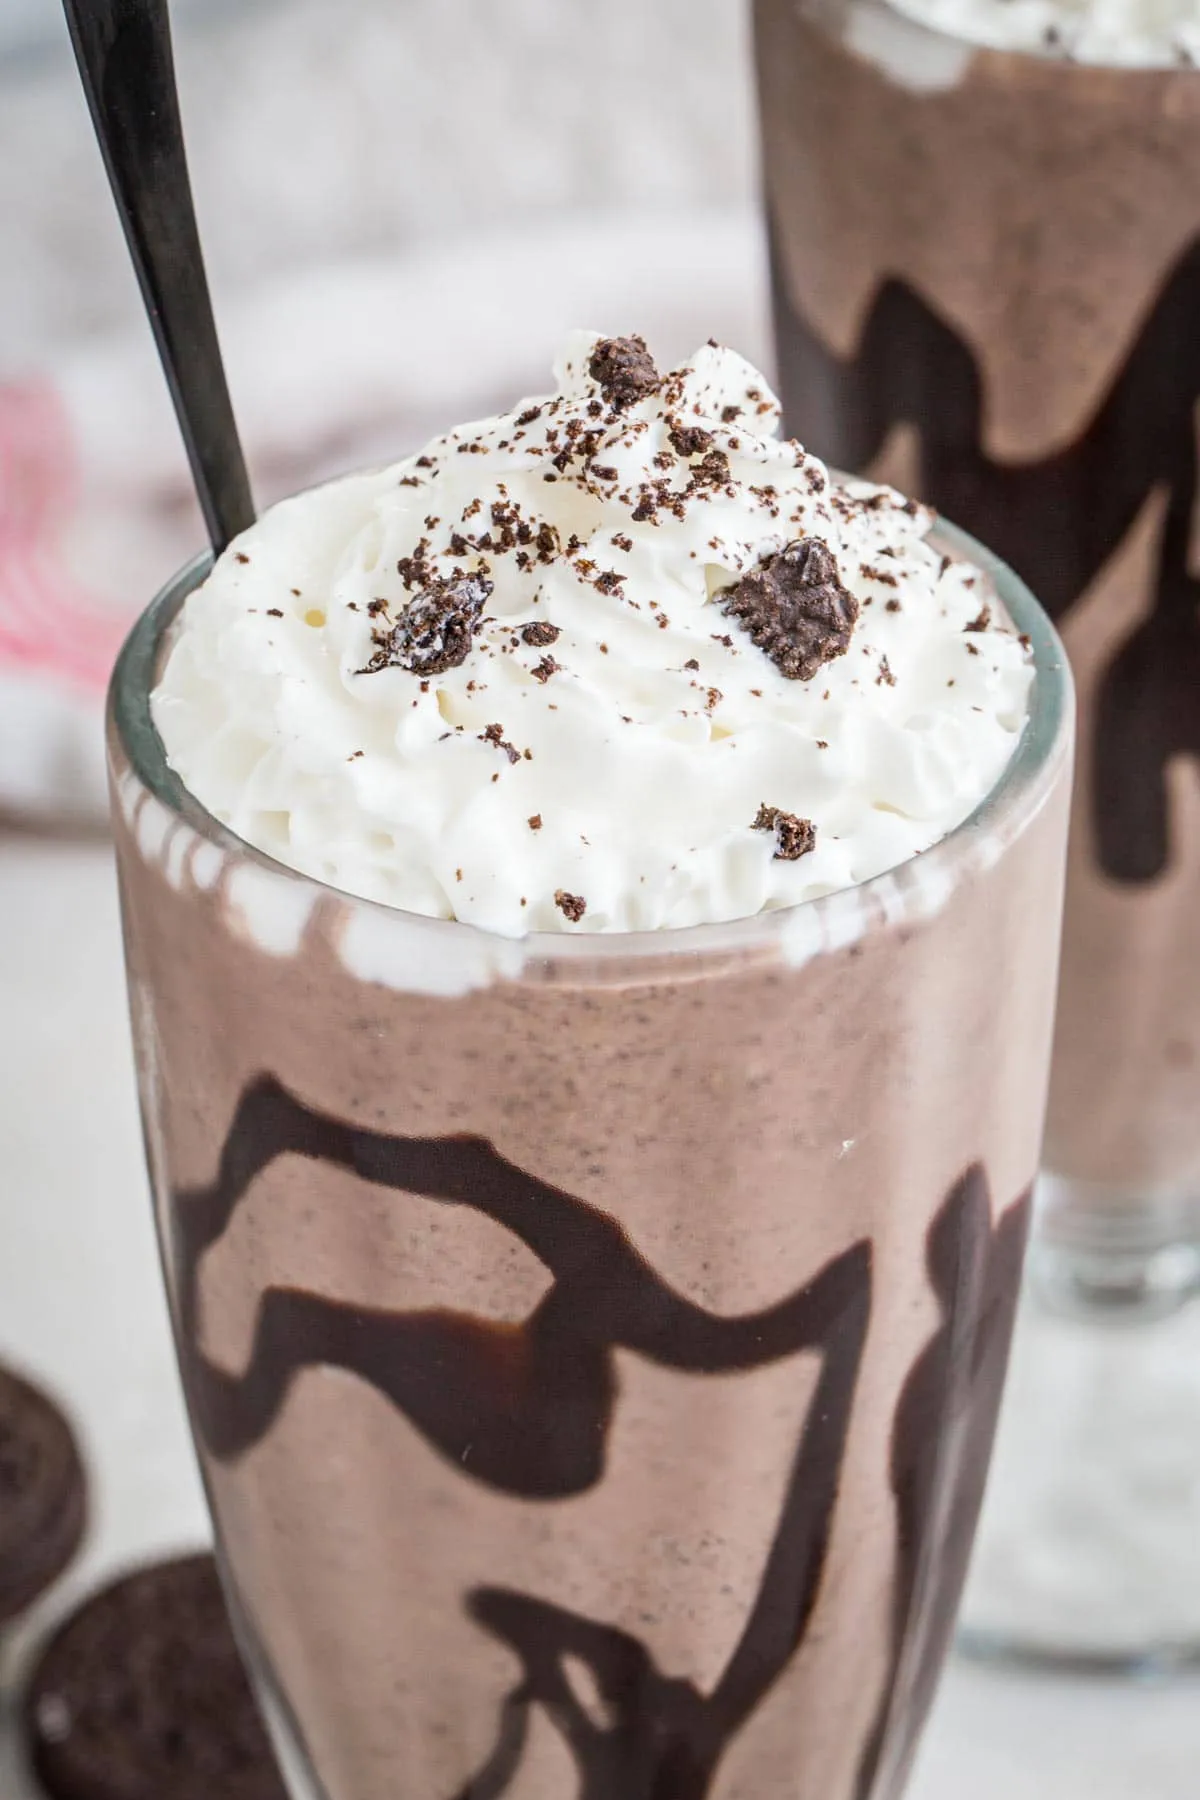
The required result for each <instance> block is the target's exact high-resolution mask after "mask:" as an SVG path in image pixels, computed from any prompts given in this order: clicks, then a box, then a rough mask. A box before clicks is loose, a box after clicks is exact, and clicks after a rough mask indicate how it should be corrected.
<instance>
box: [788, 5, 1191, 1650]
mask: <svg viewBox="0 0 1200 1800" xmlns="http://www.w3.org/2000/svg"><path fill="white" fill-rule="evenodd" d="M756 22H757V33H758V59H759V81H760V90H761V96H762V118H763V135H764V154H765V161H764V170H765V181H766V195H767V211H768V217H769V223H770V232H771V243H772V258H773V276H774V297H775V311H776V322H777V332H778V344H779V353H780V363H781V370H782V387H783V394H784V401H785V408H786V410H787V414H788V421H789V425H790V428H791V429H792V430H795V431H797V432H799V433H800V434H801V435H802V436H803V437H804V438H805V440H806V441H807V442H809V443H811V444H812V445H813V447H814V448H815V449H817V450H818V451H819V452H820V453H821V454H822V455H828V456H830V457H832V458H833V459H835V460H837V461H838V462H840V463H841V464H842V465H843V466H845V467H849V468H856V469H868V468H869V469H872V470H875V471H877V472H885V473H886V475H887V478H889V479H897V480H902V481H904V482H906V483H907V484H909V489H910V491H912V492H915V493H919V494H920V495H921V496H922V498H924V499H926V500H928V501H930V502H931V503H933V504H935V505H937V506H939V507H944V508H945V509H946V510H947V512H949V513H950V515H951V516H952V517H954V518H956V519H958V520H960V521H961V522H962V523H963V524H964V525H965V526H966V527H967V528H968V529H969V530H971V531H974V532H977V533H978V534H979V535H980V536H981V537H983V538H984V540H985V541H986V542H988V543H989V544H991V545H992V546H993V547H994V548H995V549H996V550H997V551H998V552H999V553H1000V554H1001V555H1002V556H1004V557H1005V558H1006V560H1008V561H1010V562H1011V563H1012V565H1013V567H1014V568H1015V569H1016V570H1017V571H1018V573H1019V574H1021V575H1022V576H1023V577H1024V579H1025V580H1027V581H1028V582H1030V584H1031V585H1032V586H1033V588H1034V590H1035V591H1036V592H1037V594H1038V596H1039V598H1040V599H1041V600H1042V602H1043V603H1044V604H1045V605H1046V607H1047V608H1048V610H1049V611H1050V613H1051V615H1052V616H1053V617H1054V618H1055V619H1056V620H1057V621H1058V623H1059V625H1060V628H1061V630H1062V633H1063V637H1064V640H1065V642H1066V645H1067V649H1068V652H1069V654H1070V657H1071V661H1072V665H1073V671H1074V675H1075V679H1076V684H1077V690H1078V697H1079V736H1078V778H1077V784H1076V794H1075V801H1074V810H1073V818H1072V827H1071V847H1070V854H1069V871H1068V880H1067V904H1066V925H1065V933H1064V947H1063V971H1062V985H1061V990H1060V998H1059V1009H1058V1023H1057V1029H1056V1038H1055V1049H1054V1063H1053V1079H1052V1086H1051V1098H1050V1110H1049V1122H1048V1130H1047V1142H1046V1163H1047V1167H1048V1170H1049V1172H1050V1176H1051V1179H1049V1180H1048V1181H1047V1183H1046V1185H1045V1190H1044V1192H1045V1199H1046V1223H1047V1232H1048V1233H1049V1237H1048V1239H1047V1242H1048V1243H1050V1242H1053V1243H1054V1244H1056V1245H1062V1246H1066V1247H1067V1248H1066V1250H1065V1251H1064V1255H1065V1256H1066V1258H1067V1262H1066V1265H1064V1270H1065V1272H1064V1271H1059V1273H1058V1274H1055V1275H1054V1277H1053V1279H1054V1281H1055V1283H1056V1285H1060V1286H1062V1287H1063V1288H1065V1289H1066V1290H1068V1291H1069V1297H1070V1303H1071V1305H1072V1306H1073V1307H1077V1306H1080V1305H1082V1306H1083V1307H1084V1308H1085V1309H1086V1308H1091V1309H1092V1310H1093V1311H1095V1312H1096V1313H1097V1315H1098V1314H1099V1313H1100V1312H1103V1313H1104V1314H1105V1315H1106V1316H1107V1315H1110V1314H1111V1313H1113V1311H1114V1310H1117V1311H1120V1310H1124V1312H1125V1314H1126V1316H1127V1317H1136V1316H1139V1314H1140V1312H1141V1311H1142V1310H1148V1311H1153V1310H1154V1309H1155V1308H1160V1309H1161V1308H1162V1307H1163V1306H1166V1307H1167V1308H1168V1309H1169V1307H1170V1305H1171V1304H1172V1303H1173V1302H1177V1301H1179V1300H1181V1299H1182V1298H1183V1297H1184V1296H1186V1294H1187V1292H1188V1291H1189V1289H1190V1288H1191V1286H1192V1283H1193V1281H1194V1279H1195V1276H1196V1273H1197V1266H1196V1257H1195V1255H1194V1254H1193V1253H1192V1252H1190V1251H1186V1250H1185V1249H1184V1246H1187V1245H1188V1244H1195V1243H1196V1242H1197V1240H1198V1239H1200V1106H1197V1082H1198V1081H1200V785H1198V783H1197V771H1196V761H1195V758H1196V755H1197V753H1200V702H1198V700H1197V693H1198V692H1200V685H1198V684H1200V629H1198V624H1197V618H1198V615H1197V603H1198V601H1200V584H1198V581H1197V538H1196V519H1197V511H1196V508H1197V494H1198V489H1197V482H1196V431H1197V427H1196V416H1197V415H1196V403H1197V397H1198V396H1200V334H1198V332H1197V329H1196V319H1197V317H1198V316H1200V72H1198V70H1197V63H1198V62H1200V15H1197V13H1196V10H1195V7H1194V5H1192V4H1190V0H1189V3H1186V4H1185V3H1183V0H1166V3H1165V4H1164V5H1162V6H1161V7H1156V8H1151V7H1150V6H1149V5H1144V4H1140V3H1139V0H1121V3H1120V4H1114V5H1107V6H1101V5H1094V4H1083V3H1081V0H1075V3H1073V4H1071V3H1068V0H1011V4H1010V3H1009V0H898V3H897V5H896V6H894V7H893V6H888V5H884V4H880V3H878V0H846V3H845V4H842V3H840V0H831V3H830V4H828V5H823V4H819V3H817V0H814V3H813V4H807V3H806V0H757V6H756ZM1055 1254H1056V1255H1057V1251H1056V1252H1055ZM1168 1290H1169V1291H1168ZM1101 1385H1102V1387H1103V1394H1104V1397H1103V1398H1101V1393H1100V1388H1099V1387H1098V1388H1097V1389H1096V1392H1095V1395H1094V1398H1095V1401H1096V1403H1097V1407H1098V1409H1099V1411H1104V1410H1105V1409H1111V1405H1112V1390H1111V1384H1109V1383H1108V1382H1105V1383H1103V1384H1101ZM1040 1387H1041V1391H1042V1393H1043V1394H1044V1395H1046V1396H1047V1397H1048V1395H1049V1387H1048V1384H1047V1382H1046V1380H1045V1372H1044V1370H1043V1373H1042V1376H1041V1378H1040ZM1075 1403H1076V1404H1082V1405H1090V1404H1091V1401H1090V1400H1088V1398H1087V1397H1086V1396H1085V1395H1081V1394H1079V1393H1076V1394H1075ZM1057 1411H1058V1402H1057V1401H1055V1402H1053V1403H1052V1404H1051V1408H1050V1414H1048V1415H1047V1417H1046V1420H1045V1424H1046V1429H1047V1432H1048V1434H1049V1439H1048V1443H1049V1445H1050V1446H1051V1447H1050V1448H1049V1449H1048V1451H1047V1454H1049V1455H1051V1456H1052V1455H1053V1449H1052V1446H1053V1443H1054V1442H1056V1441H1059V1442H1061V1439H1060V1438H1059V1436H1058V1428H1057V1425H1056V1423H1055V1419H1054V1417H1053V1416H1050V1415H1051V1414H1053V1413H1056V1412H1057ZM1146 1411H1147V1408H1146V1405H1145V1404H1144V1396H1143V1397H1142V1399H1139V1400H1135V1401H1134V1402H1133V1403H1132V1404H1131V1407H1130V1414H1129V1416H1130V1418H1131V1419H1136V1418H1137V1417H1138V1416H1141V1415H1144V1414H1145V1413H1146ZM1109 1428H1110V1430H1111V1432H1112V1435H1113V1438H1114V1442H1113V1448H1112V1461H1111V1462H1110V1464H1109V1465H1108V1467H1109V1470H1110V1471H1111V1470H1112V1468H1113V1467H1114V1466H1115V1465H1116V1464H1117V1462H1118V1461H1119V1459H1120V1457H1121V1452H1120V1447H1119V1445H1118V1444H1117V1443H1116V1441H1115V1438H1116V1435H1117V1433H1118V1431H1123V1430H1124V1423H1122V1424H1121V1425H1120V1426H1119V1427H1118V1426H1117V1425H1116V1422H1115V1416H1114V1415H1113V1414H1112V1412H1111V1410H1109ZM1078 1450H1079V1447H1078V1446H1073V1448H1072V1451H1071V1458H1072V1461H1073V1466H1074V1469H1075V1472H1076V1474H1075V1479H1076V1480H1085V1481H1086V1484H1087V1485H1088V1486H1089V1487H1091V1488H1092V1489H1093V1490H1095V1491H1096V1493H1097V1495H1099V1494H1100V1492H1101V1491H1103V1493H1104V1494H1105V1495H1106V1496H1107V1497H1106V1498H1104V1499H1097V1502H1096V1505H1097V1506H1104V1507H1107V1508H1108V1511H1109V1516H1110V1518H1111V1516H1112V1513H1113V1511H1114V1510H1118V1509H1119V1508H1118V1507H1117V1506H1116V1503H1115V1494H1116V1490H1115V1489H1114V1488H1110V1487H1109V1484H1108V1479H1107V1476H1105V1475H1100V1472H1099V1471H1098V1469H1097V1468H1096V1467H1095V1466H1094V1465H1093V1464H1092V1463H1091V1462H1090V1461H1087V1459H1086V1458H1084V1457H1083V1456H1082V1455H1080V1454H1079V1453H1078ZM1031 1454H1033V1455H1034V1456H1035V1458H1036V1457H1040V1456H1041V1454H1042V1452H1041V1451H1040V1450H1039V1451H1037V1452H1031ZM1085 1461H1087V1467H1088V1474H1087V1476H1086V1477H1084V1476H1083V1474H1082V1471H1083V1469H1084V1466H1085ZM1063 1473H1064V1479H1066V1480H1067V1481H1070V1480H1071V1479H1072V1478H1071V1474H1070V1471H1069V1470H1064V1472H1063ZM1098 1477H1099V1478H1098ZM1193 1478H1194V1477H1189V1478H1188V1480H1187V1481H1185V1482H1184V1483H1183V1486H1182V1487H1181V1489H1180V1491H1179V1495H1178V1502H1179V1505H1180V1506H1181V1507H1182V1506H1184V1505H1186V1506H1188V1507H1189V1508H1190V1506H1191V1498H1190V1492H1189V1493H1187V1494H1186V1495H1185V1493H1184V1492H1183V1488H1188V1489H1190V1487H1191V1481H1192V1479H1193ZM1119 1479H1120V1480H1121V1481H1125V1480H1126V1479H1127V1478H1126V1477H1119ZM1142 1485H1145V1484H1142ZM1151 1486H1153V1484H1151ZM1165 1495H1166V1490H1165V1487H1164V1485H1163V1484H1162V1483H1161V1482H1160V1483H1159V1484H1158V1489H1157V1492H1146V1493H1144V1494H1143V1493H1141V1491H1140V1488H1139V1491H1138V1493H1137V1494H1136V1495H1135V1493H1134V1492H1133V1491H1132V1488H1131V1491H1130V1493H1129V1496H1128V1501H1129V1512H1130V1515H1131V1516H1132V1513H1133V1512H1134V1511H1141V1510H1143V1509H1144V1508H1145V1507H1146V1506H1147V1505H1149V1506H1161V1505H1163V1504H1164V1502H1165ZM1110 1500H1112V1501H1113V1502H1114V1504H1113V1505H1112V1506H1110V1505H1109V1501H1110ZM1169 1504H1170V1505H1171V1507H1172V1508H1174V1507H1175V1504H1176V1503H1175V1500H1174V1499H1172V1500H1171V1501H1170V1502H1169ZM1047 1510H1048V1511H1049V1510H1051V1508H1050V1506H1049V1504H1048V1507H1047ZM1057 1512H1058V1513H1059V1515H1060V1516H1062V1517H1063V1518H1065V1517H1066V1516H1068V1514H1069V1515H1070V1516H1071V1517H1072V1518H1073V1519H1076V1520H1077V1519H1078V1516H1079V1509H1078V1508H1077V1507H1076V1506H1074V1505H1073V1504H1071V1505H1066V1504H1060V1505H1057ZM1179 1516H1180V1524H1181V1527H1182V1517H1183V1515H1182V1513H1180V1515H1179ZM1097 1529H1098V1530H1106V1529H1107V1527H1103V1528H1101V1526H1100V1525H1099V1522H1098V1525H1097ZM1185 1529H1186V1530H1187V1531H1188V1532H1189V1534H1190V1535H1191V1537H1192V1538H1193V1540H1194V1530H1193V1529H1192V1528H1191V1527H1190V1526H1188V1527H1186V1528H1185ZM1029 1535H1031V1536H1032V1533H1030V1534H1029ZM1160 1536H1161V1538H1162V1541H1163V1543H1164V1545H1165V1544H1166V1543H1167V1542H1168V1541H1171V1540H1169V1539H1168V1536H1167V1528H1166V1527H1165V1525H1164V1527H1163V1531H1162V1532H1161V1533H1160ZM1126 1550H1127V1551H1128V1554H1126V1551H1122V1552H1121V1556H1122V1557H1123V1559H1124V1561H1125V1562H1126V1564H1128V1563H1129V1562H1130V1561H1131V1560H1136V1557H1135V1555H1134V1553H1133V1552H1132V1550H1131V1549H1130V1548H1129V1547H1128V1546H1127V1547H1126ZM1110 1554H1113V1553H1112V1547H1111V1545H1109V1546H1108V1548H1107V1549H1106V1550H1104V1551H1098V1552H1097V1555H1096V1556H1095V1557H1093V1559H1092V1560H1093V1563H1094V1564H1095V1565H1096V1566H1099V1565H1100V1564H1101V1563H1102V1562H1104V1561H1105V1559H1106V1557H1108V1556H1109V1555H1110ZM1165 1560H1166V1564H1167V1566H1166V1567H1164V1568H1162V1569H1161V1570H1160V1571H1159V1573H1160V1575H1161V1578H1162V1588H1163V1593H1164V1595H1165V1594H1166V1592H1167V1590H1168V1588H1172V1589H1174V1590H1175V1591H1176V1592H1177V1580H1173V1579H1172V1576H1171V1574H1170V1572H1169V1567H1170V1562H1171V1560H1172V1559H1171V1557H1169V1556H1168V1557H1167V1558H1166V1559H1165ZM1072 1610H1073V1611H1074V1613H1075V1620H1074V1623H1076V1624H1077V1623H1078V1622H1079V1620H1080V1618H1081V1616H1082V1613H1083V1611H1084V1610H1085V1607H1084V1602H1083V1600H1082V1598H1081V1597H1080V1598H1079V1599H1078V1603H1076V1602H1075V1601H1073V1602H1072V1604H1071V1606H1068V1607H1066V1608H1065V1609H1064V1611H1065V1612H1070V1611H1072ZM1133 1611H1134V1607H1133V1606H1132V1604H1131V1603H1130V1599H1129V1596H1128V1593H1127V1591H1123V1597H1122V1599H1121V1601H1120V1603H1119V1604H1116V1603H1114V1606H1113V1608H1112V1609H1111V1613H1112V1619H1111V1620H1110V1624H1111V1623H1112V1622H1113V1621H1114V1620H1115V1619H1116V1616H1117V1614H1118V1613H1121V1612H1123V1613H1124V1614H1125V1616H1126V1618H1127V1619H1131V1618H1132V1616H1133ZM1193 1615H1194V1619H1195V1628H1196V1629H1200V1592H1198V1593H1197V1594H1196V1604H1195V1606H1194V1607H1193ZM1061 1623H1062V1625H1063V1627H1064V1628H1065V1629H1066V1630H1067V1631H1068V1632H1069V1630H1070V1629H1071V1625H1072V1621H1070V1620H1068V1619H1066V1618H1065V1617H1064V1619H1063V1620H1062V1622H1061ZM1107 1629H1108V1627H1107V1626H1106V1627H1105V1628H1104V1630H1107ZM1139 1629H1140V1628H1139ZM1164 1629H1166V1627H1165V1625H1164ZM1172 1629H1173V1628H1172ZM1103 1634H1104V1631H1103V1630H1102V1631H1101V1635H1103Z"/></svg>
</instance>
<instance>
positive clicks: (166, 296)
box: [63, 0, 254, 555]
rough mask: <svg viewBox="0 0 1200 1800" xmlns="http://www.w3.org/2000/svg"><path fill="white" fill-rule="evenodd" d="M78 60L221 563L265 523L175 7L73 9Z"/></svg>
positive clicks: (103, 3) (95, 4) (98, 3)
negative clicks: (222, 318)
mask: <svg viewBox="0 0 1200 1800" xmlns="http://www.w3.org/2000/svg"><path fill="white" fill-rule="evenodd" d="M63 5H64V7H65V9H66V14H67V24H68V26H69V27H70V32H71V42H72V44H73V45H74V47H75V59H76V61H77V62H78V64H79V72H80V75H81V76H82V77H83V86H84V92H85V93H86V94H87V100H88V106H89V108H90V109H91V114H92V122H93V124H94V125H95V127H96V136H97V137H98V138H99V140H100V149H101V152H102V154H103V156H104V166H105V168H106V169H107V170H108V179H109V181H110V183H111V185H112V191H113V196H114V198H115V199H116V202H117V211H118V212H119V214H120V216H121V224H122V226H123V227H124V230H125V239H126V242H127V243H128V245H129V251H130V255H131V256H132V257H133V266H134V268H135V269H136V271H137V278H138V282H139V284H140V286H141V290H142V298H143V300H144V301H145V303H146V311H147V312H148V313H149V315H150V324H151V326H152V327H153V330H154V337H155V341H156V343H157V345H158V353H159V356H160V357H161V358H162V365H163V370H164V372H165V374H166V377H167V386H168V387H169V388H170V390H171V399H172V400H173V402H174V404H175V414H176V417H177V418H178V420H179V427H180V430H181V431H182V433H183V441H184V445H185V446H186V449H187V453H188V461H189V462H190V463H191V465H192V479H193V480H194V482H195V484H196V493H197V495H198V496H199V500H200V508H201V511H202V512H203V514H204V523H205V525H206V526H207V527H208V535H209V537H210V538H211V540H212V546H213V550H214V552H216V553H217V554H218V555H219V554H220V552H221V551H222V550H223V549H224V548H225V546H226V544H227V543H228V542H229V540H230V538H232V537H236V536H237V534H238V532H239V531H244V530H245V528H246V526H247V525H250V524H252V523H253V520H254V501H253V499H252V498H251V494H250V482H249V479H248V477H247V475H246V463H245V459H244V457H243V455H242V446H241V443H240V441H239V439H238V432H237V425H236V423H235V421H234V417H233V406H232V404H231V402H230V399H229V387H228V384H227V382H226V380H225V368H224V365H223V363H222V361H221V346H220V344H219V342H218V340H217V327H216V323H215V321H214V319H213V312H212V302H211V301H210V299H209V294H208V280H207V277H206V276H205V273H204V257H203V254H202V252H201V249H200V234H199V232H198V231H197V229H196V214H195V211H194V209H193V206H192V190H191V183H190V182H189V180H188V169H187V156H186V153H185V151H184V146H183V125H182V122H181V120H180V116H179V96H178V94H177V92H176V89H175V65H174V59H173V57H172V55H171V21H170V15H169V13H168V11H167V0H63Z"/></svg>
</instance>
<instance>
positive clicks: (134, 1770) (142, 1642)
mask: <svg viewBox="0 0 1200 1800" xmlns="http://www.w3.org/2000/svg"><path fill="white" fill-rule="evenodd" d="M26 1725H27V1730H28V1735H29V1743H30V1754H31V1758H32V1761H33V1765H34V1768H35V1769H36V1771H37V1774H38V1777H39V1779H40V1780H41V1782H42V1784H43V1786H44V1787H45V1788H46V1790H47V1792H48V1793H49V1794H50V1795H51V1796H52V1797H53V1800H287V1796H286V1793H285V1790H284V1787H283V1783H282V1780H281V1778H280V1776H279V1773H278V1771H277V1769H276V1766H275V1760H274V1757H273V1756H272V1753H271V1747H270V1743H269V1742H268V1739H267V1734H266V1730H265V1728H264V1726H263V1723H262V1720H261V1719H260V1717H259V1714H258V1709H257V1707H256V1705H255V1702H254V1697H253V1695H252V1694H251V1692H250V1686H249V1683H248V1681H247V1679H246V1675H245V1673H244V1671H243V1668H242V1664H241V1660H240V1658H239V1656H238V1651H237V1646H236V1645H235V1643H234V1639H233V1633H232V1631H231V1630H230V1626H229V1618H228V1614H227V1613H226V1610H225V1601H224V1596H223V1595H222V1593H221V1586H220V1582H219V1581H218V1579H217V1571H216V1565H215V1564H214V1562H213V1559H212V1558H211V1557H210V1556H189V1557H183V1558H180V1559H179V1560H177V1561H173V1562H166V1563H158V1564H155V1565H154V1566H153V1567H150V1568H146V1569H140V1570H138V1571H137V1572H136V1573H135V1574H132V1575H127V1576H125V1577H124V1578H123V1579H122V1580H120V1581H117V1582H116V1583H114V1584H113V1585H112V1586H111V1587H108V1588H105V1589H103V1590H102V1591H101V1592H100V1593H98V1594H95V1595H93V1597H92V1598H91V1599H90V1600H89V1601H88V1602H87V1603H86V1605H84V1606H83V1607H82V1608H81V1609H80V1611H79V1612H77V1613H76V1614H75V1615H74V1617H73V1618H71V1619H68V1620H67V1622H66V1624H65V1625H63V1626H62V1627H61V1629H60V1630H59V1631H58V1633H57V1635H56V1636H55V1637H54V1638H53V1639H52V1640H51V1643H50V1645H49V1647H48V1649H47V1650H46V1651H45V1653H44V1655H43V1657H42V1660H41V1662H40V1664H39V1665H38V1667H37V1669H36V1670H35V1671H34V1675H33V1678H32V1680H31V1682H30V1685H29V1690H28V1694H27V1698H26Z"/></svg>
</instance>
